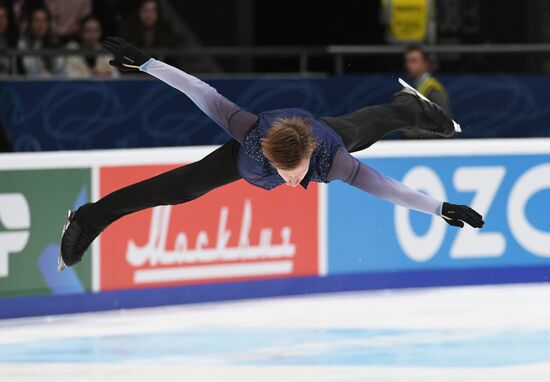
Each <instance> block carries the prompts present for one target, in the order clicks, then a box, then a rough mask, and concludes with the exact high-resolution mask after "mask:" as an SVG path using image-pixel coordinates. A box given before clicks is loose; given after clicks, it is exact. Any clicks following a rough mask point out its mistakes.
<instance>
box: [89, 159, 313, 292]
mask: <svg viewBox="0 0 550 382" xmlns="http://www.w3.org/2000/svg"><path fill="white" fill-rule="evenodd" d="M174 167H176V166H168V165H162V166H154V165H147V166H115V167H102V168H100V173H99V174H100V176H99V178H100V195H101V196H105V195H107V194H108V193H110V192H112V191H115V190H117V189H119V188H122V187H124V186H127V185H129V184H131V183H135V182H138V181H140V180H143V179H146V178H148V177H151V176H154V175H157V174H159V173H161V172H164V171H168V170H170V169H172V168H174ZM318 197H319V188H318V185H317V184H315V183H311V184H310V185H309V187H308V190H307V191H306V190H304V189H303V188H302V187H296V188H290V187H286V186H281V187H278V188H277V189H275V190H271V191H266V190H263V189H260V188H258V187H254V186H252V185H250V184H248V183H246V182H245V181H244V180H239V181H237V182H235V183H232V184H229V185H227V186H224V187H222V188H219V189H216V190H214V191H211V192H210V193H208V194H207V195H204V196H202V197H200V198H198V199H196V200H194V201H192V202H189V203H185V204H180V205H176V206H161V207H156V208H154V209H148V210H144V211H141V212H138V213H135V214H132V215H129V216H126V217H124V218H122V219H120V220H119V221H117V222H115V223H113V224H112V225H111V226H110V227H108V228H107V229H106V230H105V231H104V232H103V233H102V235H101V239H100V288H101V290H115V289H127V288H139V287H151V286H167V285H182V284H198V283H210V282H221V281H237V280H252V279H258V278H274V277H276V278H279V277H291V276H307V275H317V274H318V269H319V266H318V261H319V260H318V252H319V251H318V224H319V219H318Z"/></svg>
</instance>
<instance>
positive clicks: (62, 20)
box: [44, 0, 92, 42]
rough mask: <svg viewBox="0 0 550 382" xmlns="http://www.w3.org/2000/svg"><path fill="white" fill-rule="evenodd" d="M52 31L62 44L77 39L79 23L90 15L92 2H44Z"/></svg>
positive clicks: (49, 0) (90, 0)
mask: <svg viewBox="0 0 550 382" xmlns="http://www.w3.org/2000/svg"><path fill="white" fill-rule="evenodd" d="M44 2H45V4H46V7H47V8H48V9H49V10H50V14H51V20H52V31H53V32H54V33H55V34H56V35H57V36H58V37H59V38H60V39H61V40H62V41H64V42H67V41H69V40H71V39H76V38H78V33H79V30H80V22H81V21H82V19H84V18H85V17H86V16H89V15H90V14H91V13H92V0H44Z"/></svg>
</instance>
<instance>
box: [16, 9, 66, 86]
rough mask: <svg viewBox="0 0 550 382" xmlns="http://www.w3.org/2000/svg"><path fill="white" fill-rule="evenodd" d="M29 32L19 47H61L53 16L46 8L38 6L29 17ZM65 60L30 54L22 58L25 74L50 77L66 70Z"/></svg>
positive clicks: (21, 40)
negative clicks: (54, 30) (52, 25)
mask: <svg viewBox="0 0 550 382" xmlns="http://www.w3.org/2000/svg"><path fill="white" fill-rule="evenodd" d="M28 23H29V24H28V30H27V32H26V33H25V34H24V35H23V36H21V38H20V39H19V42H18V44H17V46H18V48H19V49H32V50H37V51H38V50H40V49H44V48H45V49H51V48H60V47H61V45H60V43H59V40H58V39H57V38H56V37H55V35H54V34H53V33H52V30H51V18H50V14H49V12H48V10H47V9H46V8H36V9H34V10H33V11H32V13H31V14H30V17H29V22H28ZM64 66H65V60H64V59H63V58H62V57H56V56H45V55H44V56H42V55H28V56H24V57H23V59H22V69H23V72H24V74H26V75H28V76H36V77H50V76H52V75H59V74H62V73H63V72H64Z"/></svg>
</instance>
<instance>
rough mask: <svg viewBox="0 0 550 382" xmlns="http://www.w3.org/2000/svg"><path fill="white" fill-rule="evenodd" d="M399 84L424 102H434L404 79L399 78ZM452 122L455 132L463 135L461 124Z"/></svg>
mask: <svg viewBox="0 0 550 382" xmlns="http://www.w3.org/2000/svg"><path fill="white" fill-rule="evenodd" d="M399 83H400V84H401V86H403V87H404V88H406V89H409V90H410V91H412V92H414V94H416V95H417V96H419V97H420V98H422V99H423V100H424V101H428V102H432V101H430V100H429V99H427V98H426V97H424V96H423V95H422V94H420V92H419V91H418V90H416V89H415V88H413V87H412V86H411V85H409V84H408V83H407V82H406V81H405V80H403V79H402V78H399ZM451 121H453V126H454V128H455V132H457V133H461V132H462V128H461V127H460V124H458V123H457V122H456V121H455V120H454V119H451Z"/></svg>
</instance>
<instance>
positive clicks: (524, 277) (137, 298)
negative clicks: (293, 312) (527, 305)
mask: <svg viewBox="0 0 550 382" xmlns="http://www.w3.org/2000/svg"><path fill="white" fill-rule="evenodd" d="M548 281H550V267H548V266H545V267H516V268H513V269H509V268H480V269H454V270H428V271H406V272H395V273H358V274H353V275H351V274H350V275H331V276H325V277H302V278H288V279H273V280H261V281H245V282H233V283H219V284H205V285H192V286H178V287H161V288H144V289H133V290H121V291H112V292H101V293H83V294H68V295H57V296H39V297H7V298H0V319H7V318H16V317H29V316H41V315H55V314H72V313H83V312H93V311H104V310H113V309H133V308H146V307H155V306H165V305H177V304H197V303H209V302H220V301H235V300H244V299H255V298H276V297H285V296H298V295H309V294H319V293H339V292H357V291H379V290H384V289H406V288H425V287H449V286H453V287H454V286H456V287H460V286H472V285H486V284H491V285H497V284H510V283H540V282H548Z"/></svg>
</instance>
